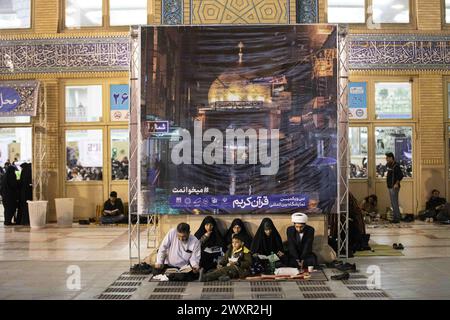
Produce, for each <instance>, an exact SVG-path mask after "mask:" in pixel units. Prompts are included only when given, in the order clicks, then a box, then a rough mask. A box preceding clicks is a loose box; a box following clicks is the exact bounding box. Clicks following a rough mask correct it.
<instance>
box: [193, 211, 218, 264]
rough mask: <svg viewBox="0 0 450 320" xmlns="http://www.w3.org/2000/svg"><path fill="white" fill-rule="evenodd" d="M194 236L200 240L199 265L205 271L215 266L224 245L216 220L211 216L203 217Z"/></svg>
mask: <svg viewBox="0 0 450 320" xmlns="http://www.w3.org/2000/svg"><path fill="white" fill-rule="evenodd" d="M195 237H196V238H197V239H198V240H200V243H201V248H202V255H201V257H200V267H201V268H203V269H204V270H205V271H208V270H211V269H214V268H216V266H217V259H218V258H219V257H220V256H222V251H223V250H222V248H223V246H224V243H223V238H222V235H221V234H220V232H219V229H218V228H217V223H216V220H214V218H213V217H211V216H207V217H205V219H203V221H202V224H201V225H200V227H199V228H198V230H197V232H196V233H195ZM205 250H206V251H205Z"/></svg>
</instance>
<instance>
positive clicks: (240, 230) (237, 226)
mask: <svg viewBox="0 0 450 320" xmlns="http://www.w3.org/2000/svg"><path fill="white" fill-rule="evenodd" d="M233 234H239V237H240V238H241V239H242V241H244V246H245V247H246V248H247V249H250V246H251V245H252V237H251V236H250V234H249V233H248V231H247V228H245V225H244V222H242V220H241V219H234V220H233V222H232V223H231V226H230V228H229V229H228V231H227V233H226V235H225V245H226V246H227V247H228V246H229V245H230V244H231V239H232V237H233Z"/></svg>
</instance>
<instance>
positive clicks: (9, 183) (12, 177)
mask: <svg viewBox="0 0 450 320" xmlns="http://www.w3.org/2000/svg"><path fill="white" fill-rule="evenodd" d="M16 170H17V168H16V167H15V166H13V165H10V166H9V167H8V168H7V169H6V173H5V176H4V177H3V178H2V186H1V193H2V201H3V204H4V207H5V222H4V225H5V226H10V225H13V223H12V219H13V218H15V215H16V210H17V205H18V199H19V197H18V194H19V183H18V181H17V177H16ZM16 223H17V220H16Z"/></svg>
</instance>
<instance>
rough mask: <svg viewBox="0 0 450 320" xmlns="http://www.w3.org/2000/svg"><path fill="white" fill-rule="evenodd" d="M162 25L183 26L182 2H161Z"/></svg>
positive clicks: (163, 0)
mask: <svg viewBox="0 0 450 320" xmlns="http://www.w3.org/2000/svg"><path fill="white" fill-rule="evenodd" d="M161 23H162V24H183V1H182V0H162V12H161Z"/></svg>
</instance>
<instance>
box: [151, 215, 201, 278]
mask: <svg viewBox="0 0 450 320" xmlns="http://www.w3.org/2000/svg"><path fill="white" fill-rule="evenodd" d="M200 256H201V246H200V241H199V240H198V239H197V238H196V237H195V236H193V235H191V234H190V226H189V225H188V224H187V223H184V222H182V223H180V224H179V225H178V226H177V227H176V228H172V229H170V231H169V232H168V233H167V234H166V236H165V237H164V239H163V241H162V243H161V245H160V247H159V250H158V255H157V258H156V264H155V268H156V269H167V268H169V267H175V268H178V269H180V268H183V267H186V266H190V267H191V268H192V273H188V274H186V279H193V278H196V277H197V278H198V272H199V269H200Z"/></svg>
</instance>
